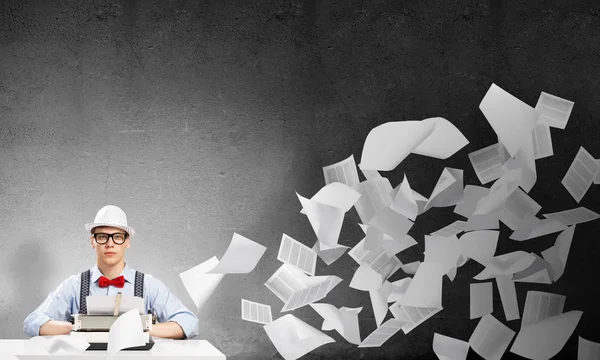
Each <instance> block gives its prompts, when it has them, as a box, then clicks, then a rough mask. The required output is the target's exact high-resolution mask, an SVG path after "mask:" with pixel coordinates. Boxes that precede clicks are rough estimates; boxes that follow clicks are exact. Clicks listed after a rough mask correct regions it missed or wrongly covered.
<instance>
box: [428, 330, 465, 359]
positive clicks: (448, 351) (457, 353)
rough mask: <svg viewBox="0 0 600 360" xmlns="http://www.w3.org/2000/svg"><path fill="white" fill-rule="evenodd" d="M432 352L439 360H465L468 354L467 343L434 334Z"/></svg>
mask: <svg viewBox="0 0 600 360" xmlns="http://www.w3.org/2000/svg"><path fill="white" fill-rule="evenodd" d="M433 352H434V353H435V355H437V357H438V359H439V360H466V359H467V354H468V353H469V343H468V342H466V341H462V340H458V339H455V338H452V337H449V336H445V335H442V334H438V333H434V334H433Z"/></svg>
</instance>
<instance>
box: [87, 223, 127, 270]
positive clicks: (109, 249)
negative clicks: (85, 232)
mask: <svg viewBox="0 0 600 360" xmlns="http://www.w3.org/2000/svg"><path fill="white" fill-rule="evenodd" d="M92 233H94V234H99V233H103V234H116V233H121V234H125V231H123V230H121V229H119V228H114V227H109V226H99V227H97V228H94V229H93V230H92ZM90 243H91V244H92V247H93V248H94V249H96V258H97V259H98V262H102V263H104V264H106V265H109V266H112V265H116V264H118V263H119V262H120V261H122V260H123V257H124V256H125V249H127V248H129V236H127V238H126V239H125V242H124V243H123V244H121V245H118V244H115V242H114V240H113V238H112V237H110V238H109V239H108V241H107V242H106V243H105V244H98V243H97V242H96V240H94V235H92V236H90Z"/></svg>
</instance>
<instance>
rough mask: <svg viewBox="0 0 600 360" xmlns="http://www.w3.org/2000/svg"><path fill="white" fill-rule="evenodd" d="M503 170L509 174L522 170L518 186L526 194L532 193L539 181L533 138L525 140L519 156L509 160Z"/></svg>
mask: <svg viewBox="0 0 600 360" xmlns="http://www.w3.org/2000/svg"><path fill="white" fill-rule="evenodd" d="M502 168H503V169H504V171H507V172H508V171H510V170H513V169H521V170H522V176H521V179H520V181H519V184H518V185H519V186H521V188H523V190H525V192H529V191H531V189H532V188H533V186H534V185H535V182H536V181H537V169H536V165H535V151H534V144H533V139H532V137H529V138H527V139H525V141H524V142H523V144H522V145H521V147H520V148H519V150H518V151H517V154H516V155H515V156H514V157H513V158H510V159H508V161H507V162H505V163H504V165H502Z"/></svg>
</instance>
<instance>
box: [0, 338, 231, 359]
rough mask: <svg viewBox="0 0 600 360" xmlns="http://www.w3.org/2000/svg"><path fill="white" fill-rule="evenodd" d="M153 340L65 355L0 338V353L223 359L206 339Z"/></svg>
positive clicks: (7, 356) (24, 356)
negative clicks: (146, 345) (145, 346)
mask: <svg viewBox="0 0 600 360" xmlns="http://www.w3.org/2000/svg"><path fill="white" fill-rule="evenodd" d="M153 340H154V341H155V342H156V343H155V344H154V346H153V347H152V349H151V350H148V351H119V352H117V353H116V354H115V355H108V354H107V353H106V351H85V352H84V353H77V354H68V355H57V354H55V355H48V354H43V353H40V352H39V351H37V352H36V351H35V350H34V349H31V348H30V347H29V348H28V346H27V340H21V339H2V340H0V354H1V355H2V359H3V360H4V359H7V360H38V359H50V358H52V359H56V360H59V359H68V360H73V359H77V358H82V357H84V358H85V359H87V360H92V359H113V358H115V357H119V358H120V357H123V358H126V359H128V360H134V359H147V358H148V357H151V358H152V359H154V360H163V359H164V360H166V359H173V358H177V359H189V360H191V359H197V360H225V355H223V353H221V352H220V351H219V350H217V348H215V347H214V346H212V344H211V343H209V342H208V341H206V340H169V339H159V338H153Z"/></svg>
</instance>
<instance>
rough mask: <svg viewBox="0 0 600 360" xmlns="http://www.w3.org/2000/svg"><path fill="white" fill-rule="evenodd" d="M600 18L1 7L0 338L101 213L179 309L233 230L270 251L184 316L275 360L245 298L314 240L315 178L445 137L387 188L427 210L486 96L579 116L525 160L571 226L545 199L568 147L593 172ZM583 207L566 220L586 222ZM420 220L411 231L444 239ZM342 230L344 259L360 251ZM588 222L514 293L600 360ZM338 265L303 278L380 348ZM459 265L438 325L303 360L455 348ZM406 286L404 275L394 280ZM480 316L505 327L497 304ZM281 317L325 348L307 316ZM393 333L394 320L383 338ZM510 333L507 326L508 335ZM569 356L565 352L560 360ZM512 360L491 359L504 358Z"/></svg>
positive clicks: (479, 124) (480, 136)
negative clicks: (114, 215)
mask: <svg viewBox="0 0 600 360" xmlns="http://www.w3.org/2000/svg"><path fill="white" fill-rule="evenodd" d="M599 45H600V5H598V4H597V3H596V2H595V1H587V2H584V1H576V2H573V1H530V2H515V1H492V0H490V1H466V0H461V1H438V2H435V1H364V2H363V1H340V2H317V1H299V0H298V1H288V0H286V1H279V0H276V1H223V0H219V1H176V0H170V1H157V0H155V1H134V0H129V1H124V0H121V1H119V0H116V1H107V0H94V1H76V0H68V1H25V0H21V1H18V0H4V1H2V2H0V165H1V167H0V199H1V201H0V229H1V230H2V232H1V235H0V244H1V245H0V246H1V248H2V254H1V255H0V269H1V271H2V273H3V276H2V277H0V292H1V294H2V295H1V297H0V311H1V313H0V315H1V317H0V321H2V324H3V325H2V326H1V327H0V329H1V330H0V331H1V332H0V335H1V337H3V338H22V337H24V335H23V332H22V321H23V319H24V318H25V316H26V315H27V314H28V313H29V312H30V311H32V310H33V309H34V308H35V307H36V306H37V305H38V304H39V303H41V302H42V301H43V299H44V298H45V297H46V295H47V294H48V293H49V292H50V291H52V290H53V289H54V288H55V287H56V286H57V285H58V284H59V283H60V281H62V280H63V279H64V278H66V277H67V276H69V275H71V274H75V273H78V272H80V271H82V270H83V269H86V268H88V267H90V266H92V265H93V264H94V260H95V258H94V253H93V251H91V249H90V248H89V247H88V245H87V243H86V234H85V230H84V228H83V224H84V223H85V222H88V221H91V220H93V217H94V215H95V212H96V211H97V210H98V209H99V208H100V207H101V206H103V205H104V204H115V205H118V206H121V207H122V208H123V209H124V210H125V211H126V212H127V214H128V217H129V221H130V223H131V224H132V225H133V226H134V227H136V228H137V230H138V232H139V236H138V237H136V238H135V241H134V242H133V244H132V247H131V249H129V252H128V262H129V263H130V264H131V265H132V266H133V267H135V268H138V269H140V270H142V271H145V272H147V273H150V274H153V275H154V276H156V277H158V278H159V279H161V280H163V281H164V282H165V283H166V284H167V285H168V286H169V287H170V288H171V290H172V291H173V292H174V293H175V294H176V295H178V296H179V297H180V298H181V299H182V300H183V301H184V303H185V304H186V305H188V306H189V307H190V308H193V303H192V301H191V299H189V298H188V296H187V293H186V292H185V289H184V288H183V285H182V284H181V282H180V280H179V278H178V273H180V272H182V271H184V270H186V269H188V268H190V267H192V266H195V265H196V264H198V263H200V262H202V261H204V260H206V259H208V258H210V257H212V256H213V255H216V256H219V257H220V256H221V255H222V254H223V253H224V251H225V249H226V247H227V245H228V243H229V240H230V239H231V236H232V233H233V232H234V231H236V232H239V233H240V234H242V235H244V236H247V237H249V238H251V239H253V240H255V241H257V242H259V243H261V244H263V245H265V246H267V247H268V250H267V252H266V253H265V256H264V257H263V259H262V261H261V262H260V264H259V265H258V266H257V268H256V269H255V270H254V271H253V272H252V273H250V274H248V275H230V276H226V277H225V279H224V280H223V282H222V283H221V284H220V286H219V288H218V289H217V291H216V292H215V293H214V295H213V297H212V298H211V299H210V300H209V301H208V303H207V304H206V305H205V307H204V309H203V310H202V311H201V312H200V313H199V314H198V316H199V318H200V329H201V330H200V336H199V338H203V339H207V340H209V341H211V342H212V343H213V344H214V345H215V346H217V347H218V348H219V349H220V350H221V351H223V352H224V353H225V354H226V355H227V356H228V358H231V359H265V358H279V355H278V354H277V352H276V350H275V348H274V347H273V346H272V345H271V343H270V341H269V339H268V337H267V335H266V333H265V332H264V330H263V329H262V326H260V325H258V324H253V323H249V322H245V321H242V320H241V319H240V297H244V298H247V299H250V300H254V301H259V302H264V303H267V304H270V305H271V306H272V307H273V309H274V316H275V317H278V316H279V315H280V314H279V312H278V310H279V309H280V308H281V306H282V305H281V302H280V301H279V300H278V299H277V298H276V297H275V296H274V295H272V294H271V293H270V292H269V291H268V290H267V289H266V288H265V287H264V286H263V283H264V282H265V281H266V280H267V279H268V277H269V276H270V275H271V274H272V273H273V272H274V271H275V270H276V269H277V268H278V267H279V265H280V264H279V262H278V261H277V260H276V257H277V249H278V245H279V241H280V238H281V234H282V233H283V232H285V233H287V234H289V235H290V236H292V237H294V238H296V239H298V240H300V241H302V242H303V243H305V244H307V245H310V246H312V244H313V243H314V241H315V236H314V234H313V233H312V230H311V228H310V225H309V224H308V221H307V219H306V218H305V217H304V216H303V215H301V214H299V211H300V205H299V203H298V200H297V198H296V195H295V194H294V191H298V192H299V193H300V194H302V195H304V196H312V194H314V193H315V192H316V191H317V190H318V189H319V188H320V187H321V186H322V185H323V176H322V171H321V167H322V166H325V165H329V164H331V163H333V162H336V161H339V160H341V159H343V158H346V157H347V156H349V155H350V154H354V156H355V157H356V158H357V160H358V159H360V153H361V149H362V144H363V141H364V139H365V137H366V135H367V134H368V132H369V130H370V129H372V128H373V127H374V126H376V125H378V124H382V123H385V122H388V121H397V120H410V119H416V120H418V119H423V118H427V117H435V116H441V117H444V118H447V119H449V120H450V121H452V122H453V123H454V124H455V125H456V126H457V127H458V128H459V129H460V130H461V131H462V132H463V133H464V134H465V136H466V137H467V138H468V139H469V140H470V144H469V145H468V146H467V147H465V148H464V149H463V150H461V151H460V152H459V153H457V154H456V155H454V156H453V157H451V158H450V159H448V160H446V161H442V160H437V159H432V158H426V157H422V156H418V155H411V156H409V157H408V158H407V160H406V161H404V162H403V163H402V164H401V165H400V166H399V167H398V168H397V169H396V170H395V171H392V172H389V173H386V174H385V175H386V176H388V177H389V178H390V179H391V181H392V184H393V185H396V184H398V183H399V181H400V180H401V178H402V175H403V173H405V172H406V173H407V174H408V175H409V177H410V179H411V186H413V188H415V189H416V190H417V191H419V192H420V193H422V194H424V195H425V196H429V194H430V193H431V191H432V189H433V187H434V185H435V182H436V180H437V177H438V176H439V174H440V173H441V171H442V169H443V167H444V166H451V167H459V168H463V169H464V170H465V184H478V181H477V178H476V177H475V174H474V172H473V170H472V168H471V167H470V165H469V162H468V158H467V154H468V153H469V152H471V151H474V150H476V149H478V148H481V147H483V146H485V145H490V144H492V143H494V142H496V138H495V134H494V132H493V130H492V129H491V127H490V126H489V125H488V123H487V121H486V120H485V118H484V117H483V115H482V114H481V112H480V111H479V109H478V105H479V102H480V101H481V99H482V98H483V95H484V94H485V92H486V91H487V89H488V87H489V86H490V85H491V83H492V82H495V83H496V84H498V85H499V86H500V87H502V88H504V89H505V90H507V91H509V92H510V93H512V94H514V95H515V96H517V97H519V98H520V99H522V100H523V101H525V102H527V103H528V104H529V105H532V106H534V105H535V102H536V100H537V97H538V96H539V94H540V91H545V92H549V93H551V94H555V95H558V96H561V97H564V98H566V99H569V100H572V101H574V102H575V107H574V110H573V113H572V115H571V119H570V122H569V125H568V126H567V128H566V129H565V130H563V131H560V130H557V129H552V136H553V140H554V152H555V156H554V157H551V158H547V159H543V160H540V161H538V162H537V163H538V182H537V184H536V187H535V188H534V189H533V190H532V192H531V194H532V196H533V197H534V198H535V199H536V200H537V201H538V202H539V203H540V204H541V205H542V206H543V209H542V211H543V212H552V211H558V210H563V209H567V208H571V207H575V206H576V203H575V201H574V200H573V199H572V198H571V197H570V195H569V194H568V193H567V192H566V190H565V189H564V188H563V187H562V186H561V185H560V180H561V179H562V177H563V175H564V173H565V172H566V170H567V168H568V166H569V164H570V163H571V161H572V159H573V157H574V156H575V154H576V152H577V150H578V149H579V146H584V147H585V148H586V149H587V150H588V151H590V152H591V153H592V155H594V156H595V157H600V146H599V134H600V125H599V124H598V118H599V116H600V71H599V70H600V62H598V58H599V56H600V46H599ZM598 199H600V190H599V187H598V186H592V188H591V189H590V190H589V191H588V193H587V195H586V197H585V198H584V199H583V201H582V202H581V204H582V205H584V206H587V207H588V208H590V209H592V210H595V211H597V212H600V204H599V201H598ZM457 218H458V217H457V216H455V215H453V214H452V209H451V208H446V209H433V210H431V211H429V212H428V213H426V214H425V215H423V216H421V217H419V219H417V223H416V224H415V226H414V228H413V229H412V230H411V235H413V236H414V237H415V238H417V240H418V241H419V245H417V246H415V247H413V248H411V249H409V250H407V251H405V252H403V253H401V254H399V257H400V259H401V260H402V261H412V260H419V259H421V258H422V256H423V255H422V252H423V234H425V233H429V232H431V231H434V230H437V229H438V228H440V227H442V226H444V225H445V224H447V223H449V222H451V221H453V220H454V219H457ZM358 221H359V219H358V216H357V214H356V212H355V211H354V210H352V211H351V212H350V213H349V214H348V215H347V217H346V222H345V224H344V228H343V230H342V236H341V237H340V243H342V244H345V245H349V246H352V245H354V244H355V243H356V242H358V241H359V240H360V239H361V232H360V229H359V227H358V225H357V223H358ZM597 226H598V222H597V221H596V222H593V223H587V224H584V225H581V226H577V230H576V232H575V239H574V241H573V245H572V248H571V254H570V257H569V263H568V266H567V269H566V272H565V274H564V276H563V277H562V278H561V279H560V280H559V281H558V282H557V283H555V284H553V285H549V286H548V285H534V284H517V295H518V299H519V303H520V306H521V311H522V310H523V303H524V301H525V294H526V291H527V290H533V289H538V290H545V291H550V292H555V293H560V294H564V295H566V296H567V302H566V305H565V311H567V310H573V309H578V310H583V311H584V314H583V318H582V320H581V322H580V324H579V326H578V328H577V330H576V332H575V334H576V335H581V336H583V337H586V338H588V339H590V340H592V341H600V337H598V336H597V335H596V334H597V333H596V332H595V331H594V330H595V328H596V326H595V325H596V324H597V322H598V320H599V319H600V317H599V315H600V310H598V308H597V304H598V296H600V288H599V287H598V280H597V278H598V275H599V272H600V271H599V270H598V265H597V257H598V254H599V251H600V245H599V242H598V241H597V240H598V235H597V234H598V232H597ZM508 234H509V232H508V231H507V229H506V228H502V235H501V237H502V240H501V241H500V242H499V246H498V253H504V252H508V251H512V250H517V249H525V250H527V251H536V252H539V251H541V250H543V249H545V248H546V247H548V246H550V245H551V244H553V242H554V239H555V238H556V235H551V236H548V237H544V238H542V239H536V240H533V241H530V242H526V243H515V242H511V241H510V240H507V237H508ZM356 268H357V265H356V264H355V263H354V262H353V260H352V259H351V258H350V257H348V256H344V257H343V258H342V259H340V260H339V261H338V262H336V263H334V264H332V265H331V266H329V267H327V266H325V265H324V263H322V262H320V263H319V264H318V266H317V273H318V274H333V275H338V276H341V277H343V278H344V279H345V281H344V282H342V283H341V284H340V285H338V287H337V288H336V289H335V290H334V291H332V292H331V294H330V295H329V296H328V297H327V298H326V299H324V302H328V303H332V304H334V305H336V306H347V307H357V306H363V311H362V312H361V313H360V324H361V334H362V336H363V338H364V337H365V336H366V335H368V334H369V333H370V332H371V331H373V330H374V329H375V321H374V319H373V316H372V309H371V304H370V301H369V297H368V294H367V293H362V292H359V291H356V290H353V289H350V288H348V284H349V280H350V278H351V276H352V274H353V272H354V270H355V269H356ZM480 270H481V268H480V267H479V265H476V264H474V263H472V262H469V263H468V264H467V265H465V266H464V267H462V268H460V269H459V271H458V275H457V278H456V279H455V281H454V282H452V283H450V282H449V281H447V279H446V280H444V294H443V305H444V310H443V311H442V312H441V313H439V314H438V315H436V316H435V317H434V318H432V319H431V320H429V321H427V322H426V323H424V324H423V325H421V326H419V327H418V328H417V329H415V330H414V331H412V332H411V333H410V334H408V335H404V334H402V333H399V334H397V335H396V336H394V337H393V338H391V339H390V340H389V341H388V342H387V343H386V344H385V345H384V346H383V347H381V348H379V349H357V348H356V346H354V345H351V344H348V343H347V342H345V341H344V340H343V339H342V338H341V337H340V336H339V335H338V334H337V333H335V332H328V334H329V335H330V336H332V337H334V338H335V339H336V341H337V342H336V343H334V344H329V345H325V346H323V347H320V348H318V349H317V350H315V351H314V352H313V353H311V354H310V355H308V356H306V358H307V359H313V358H314V359H317V358H343V357H344V358H346V357H347V358H365V359H384V358H385V359H390V358H402V359H409V358H420V357H431V356H432V350H431V340H432V337H433V333H434V332H440V333H442V334H445V335H448V336H453V337H456V338H459V339H463V340H468V338H469V336H470V334H471V332H472V331H473V329H474V328H475V326H476V324H477V320H469V319H468V316H469V310H468V309H469V303H468V299H469V292H468V289H469V283H470V279H471V277H472V276H473V275H475V274H476V273H478V272H479V271H480ZM402 276H404V275H403V274H402V272H399V273H398V274H396V275H395V276H394V277H392V280H395V279H398V278H401V277H402ZM494 295H495V298H494V303H495V307H494V313H493V315H494V316H496V317H497V318H498V319H500V320H503V319H504V318H503V316H504V315H503V313H502V306H501V303H500V299H499V296H498V293H497V291H496V289H495V290H494ZM294 314H295V315H296V316H297V317H299V318H301V319H303V320H304V321H306V322H308V323H309V324H311V325H313V326H315V327H318V328H320V326H321V323H322V319H321V318H320V317H319V316H318V314H316V312H314V311H313V310H312V309H310V308H309V307H306V308H302V309H299V310H296V311H294ZM389 316H391V315H390V314H388V317H389ZM508 325H509V326H510V327H512V328H513V329H517V328H518V325H519V321H513V322H511V323H509V324H508ZM576 344H577V337H576V336H573V337H572V338H571V339H570V341H569V342H568V344H567V347H566V348H565V349H564V352H563V353H562V354H564V356H567V357H574V356H575V354H576ZM509 357H510V356H507V358H509Z"/></svg>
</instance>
